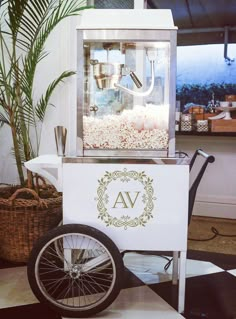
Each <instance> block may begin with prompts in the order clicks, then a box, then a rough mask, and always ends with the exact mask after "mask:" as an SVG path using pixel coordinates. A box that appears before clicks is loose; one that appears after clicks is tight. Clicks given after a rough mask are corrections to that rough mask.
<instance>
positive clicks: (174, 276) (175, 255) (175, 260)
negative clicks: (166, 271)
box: [172, 251, 179, 285]
mask: <svg viewBox="0 0 236 319" xmlns="http://www.w3.org/2000/svg"><path fill="white" fill-rule="evenodd" d="M178 261H179V252H178V251H173V265H172V284H173V285H177V283H178V277H179V274H178V273H179V272H178Z"/></svg>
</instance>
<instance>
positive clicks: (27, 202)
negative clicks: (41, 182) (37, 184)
mask: <svg viewBox="0 0 236 319" xmlns="http://www.w3.org/2000/svg"><path fill="white" fill-rule="evenodd" d="M44 192H45V191H44ZM54 193H56V192H55V191H54ZM9 194H10V197H9V198H6V197H7V196H8V195H9ZM29 194H31V195H30V196H29ZM22 195H23V196H22ZM48 195H49V194H47V196H48ZM32 196H33V197H32ZM4 197H5V198H4ZM19 197H23V198H19ZM27 197H28V198H27ZM61 219H62V196H61V195H60V194H59V193H57V195H54V196H52V197H50V198H40V197H39V195H38V194H37V193H36V192H35V191H33V190H31V189H28V188H19V187H18V188H17V187H4V188H2V187H1V188H0V243H1V244H0V258H3V259H5V260H8V261H12V262H27V261H28V257H29V254H30V251H31V249H32V247H33V244H34V242H35V241H36V240H37V239H38V238H39V237H40V236H42V235H43V234H45V233H46V232H47V231H48V230H49V229H52V228H54V227H56V226H57V225H58V223H59V222H60V221H61Z"/></svg>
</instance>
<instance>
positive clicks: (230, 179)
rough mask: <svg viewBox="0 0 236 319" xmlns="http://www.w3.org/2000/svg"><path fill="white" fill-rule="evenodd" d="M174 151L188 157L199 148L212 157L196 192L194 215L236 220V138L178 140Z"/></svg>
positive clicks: (185, 137)
mask: <svg viewBox="0 0 236 319" xmlns="http://www.w3.org/2000/svg"><path fill="white" fill-rule="evenodd" d="M176 140H177V143H176V149H177V150H181V151H185V152H186V153H188V154H189V155H190V156H191V155H192V154H193V153H194V151H195V150H196V149H198V148H201V149H203V150H204V151H205V152H207V153H208V154H212V155H214V156H215V162H214V163H213V164H209V165H208V167H207V170H206V172H205V175H204V176H203V179H202V181H201V184H200V186H199V188H198V192H197V196H196V202H195V206H194V214H195V215H201V216H214V217H223V218H234V219H235V218H236V169H235V163H236V137H217V136H203V137H201V136H177V138H176Z"/></svg>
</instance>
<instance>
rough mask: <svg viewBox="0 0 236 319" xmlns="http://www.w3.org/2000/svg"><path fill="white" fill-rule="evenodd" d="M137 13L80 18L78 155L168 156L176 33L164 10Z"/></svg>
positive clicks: (109, 12) (105, 12)
mask: <svg viewBox="0 0 236 319" xmlns="http://www.w3.org/2000/svg"><path fill="white" fill-rule="evenodd" d="M116 11H117V12H116ZM137 11H138V10H96V12H95V14H94V11H93V10H90V11H87V12H86V14H84V15H83V16H82V21H81V24H80V26H79V28H78V74H79V78H78V106H77V107H78V109H77V137H78V150H77V153H78V155H79V156H112V157H114V156H118V157H122V156H132V157H133V156H139V157H140V156H141V157H174V156H175V73H176V72H175V69H176V27H174V24H173V20H172V16H171V12H170V11H169V10H156V12H154V11H155V10H154V11H153V10H146V11H145V18H144V15H143V13H141V11H143V10H141V11H139V12H137Z"/></svg>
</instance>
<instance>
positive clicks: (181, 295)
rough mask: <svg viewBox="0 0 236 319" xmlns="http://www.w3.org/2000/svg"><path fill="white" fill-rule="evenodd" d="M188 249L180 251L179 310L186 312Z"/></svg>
mask: <svg viewBox="0 0 236 319" xmlns="http://www.w3.org/2000/svg"><path fill="white" fill-rule="evenodd" d="M186 254H187V253H186V251H181V252H180V265H179V297H178V312H179V313H183V312H184V303H185V271H186Z"/></svg>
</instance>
